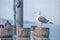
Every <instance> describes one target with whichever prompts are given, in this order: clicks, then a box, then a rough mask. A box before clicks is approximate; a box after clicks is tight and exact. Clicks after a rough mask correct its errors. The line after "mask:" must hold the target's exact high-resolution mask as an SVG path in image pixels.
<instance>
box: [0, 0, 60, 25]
mask: <svg viewBox="0 0 60 40" xmlns="http://www.w3.org/2000/svg"><path fill="white" fill-rule="evenodd" d="M35 10H40V11H41V16H44V17H45V18H47V19H48V20H50V21H52V22H54V24H60V0H24V1H23V15H24V16H23V17H24V20H29V21H34V22H36V15H35V13H34V11H35ZM13 15H14V12H13V0H1V1H0V18H4V19H9V20H13V19H14V18H13V17H14V16H13Z"/></svg>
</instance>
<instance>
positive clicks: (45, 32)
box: [31, 27, 49, 40]
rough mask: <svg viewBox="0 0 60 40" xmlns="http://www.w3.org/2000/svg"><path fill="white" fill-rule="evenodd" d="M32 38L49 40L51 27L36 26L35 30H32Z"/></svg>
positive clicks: (34, 39) (32, 39) (33, 39)
mask: <svg viewBox="0 0 60 40" xmlns="http://www.w3.org/2000/svg"><path fill="white" fill-rule="evenodd" d="M31 40H49V28H45V27H36V28H34V31H33V32H31Z"/></svg>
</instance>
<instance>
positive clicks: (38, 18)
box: [35, 11, 53, 27]
mask: <svg viewBox="0 0 60 40" xmlns="http://www.w3.org/2000/svg"><path fill="white" fill-rule="evenodd" d="M35 13H36V14H37V16H36V20H38V21H39V22H41V27H42V24H43V23H44V24H47V23H49V24H53V22H50V21H49V20H47V19H46V18H45V17H43V16H40V14H41V12H40V11H37V12H35Z"/></svg>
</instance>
